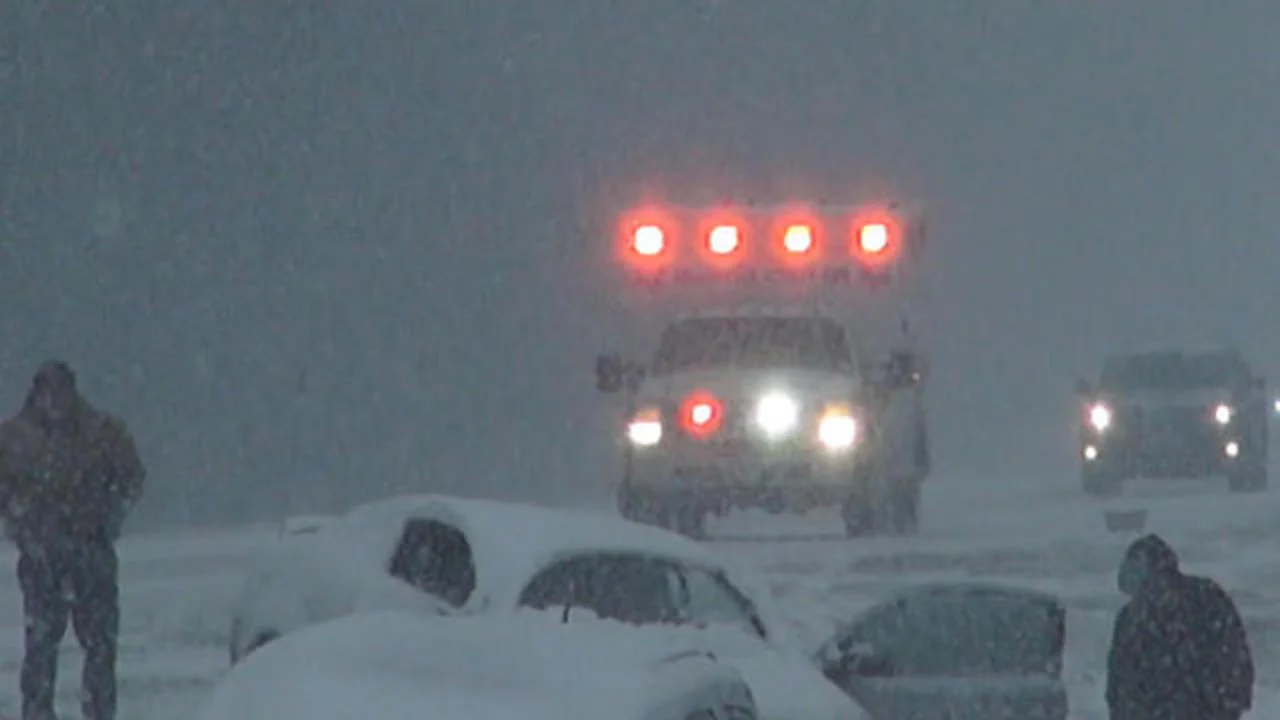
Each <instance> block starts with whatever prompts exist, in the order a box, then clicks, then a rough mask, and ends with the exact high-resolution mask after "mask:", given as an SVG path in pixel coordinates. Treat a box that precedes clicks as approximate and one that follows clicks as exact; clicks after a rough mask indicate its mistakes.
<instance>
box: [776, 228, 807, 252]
mask: <svg viewBox="0 0 1280 720" xmlns="http://www.w3.org/2000/svg"><path fill="white" fill-rule="evenodd" d="M813 236H814V232H813V226H811V225H807V224H804V223H796V224H792V225H788V226H787V227H786V229H785V230H783V231H782V249H783V250H785V251H787V253H789V254H791V255H804V254H806V253H808V252H810V251H811V250H813V247H814V239H813Z"/></svg>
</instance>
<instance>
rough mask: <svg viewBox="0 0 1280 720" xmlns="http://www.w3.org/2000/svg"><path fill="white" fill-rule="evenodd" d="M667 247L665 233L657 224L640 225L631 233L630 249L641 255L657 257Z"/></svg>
mask: <svg viewBox="0 0 1280 720" xmlns="http://www.w3.org/2000/svg"><path fill="white" fill-rule="evenodd" d="M666 249H667V234H666V233H665V232H663V231H662V228H661V227H660V226H658V225H641V226H640V227H638V228H636V229H635V231H634V232H633V233H632V234H631V250H632V251H633V252H634V253H635V254H636V255H639V256H641V257H657V256H659V255H661V254H662V251H663V250H666Z"/></svg>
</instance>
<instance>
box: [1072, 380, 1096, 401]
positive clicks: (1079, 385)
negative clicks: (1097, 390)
mask: <svg viewBox="0 0 1280 720" xmlns="http://www.w3.org/2000/svg"><path fill="white" fill-rule="evenodd" d="M1076 394H1077V395H1080V396H1081V397H1084V396H1087V395H1092V394H1093V385H1092V384H1090V383H1089V381H1088V380H1085V379H1083V378H1081V379H1079V380H1076Z"/></svg>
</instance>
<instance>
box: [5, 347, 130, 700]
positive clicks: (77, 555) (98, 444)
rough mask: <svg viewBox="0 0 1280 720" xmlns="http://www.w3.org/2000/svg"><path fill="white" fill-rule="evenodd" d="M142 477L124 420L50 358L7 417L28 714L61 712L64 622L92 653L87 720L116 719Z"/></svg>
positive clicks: (87, 664) (8, 489) (8, 503)
mask: <svg viewBox="0 0 1280 720" xmlns="http://www.w3.org/2000/svg"><path fill="white" fill-rule="evenodd" d="M145 476H146V470H145V468H144V467H143V464H142V461H141V459H140V458H139V456H138V452H137V448H136V447H135V444H134V440H133V437H132V435H131V434H130V433H129V430H128V428H127V427H126V426H125V424H124V423H123V422H122V421H120V420H119V419H117V418H116V417H114V416H112V415H110V414H108V413H105V412H103V411H101V410H98V409H97V408H94V407H93V406H92V405H90V404H89V402H88V401H87V400H85V399H84V397H83V396H82V395H81V394H80V392H79V390H78V389H77V387H76V377H75V374H74V373H73V372H72V371H71V369H70V368H69V367H68V366H67V365H65V364H64V363H60V362H48V363H45V364H44V365H42V366H41V367H40V369H39V371H38V372H37V373H36V375H35V379H34V380H33V382H32V384H31V390H30V392H29V393H28V395H27V398H26V401H25V403H24V404H23V407H22V410H21V411H20V412H19V413H18V414H17V415H16V416H15V417H13V418H11V419H10V420H8V421H6V422H4V423H3V424H0V516H2V517H3V520H4V524H5V530H6V533H7V534H8V536H9V538H10V539H12V540H13V541H14V542H15V543H16V544H17V546H18V550H19V559H18V581H19V584H20V585H21V587H22V599H23V613H24V615H25V621H26V622H25V626H26V633H25V655H24V658H23V665H22V672H21V679H20V684H21V688H22V706H23V714H22V717H23V719H24V720H46V719H52V718H54V709H53V697H54V688H55V685H56V679H57V677H56V676H57V660H58V647H59V645H60V644H61V642H62V639H63V636H64V635H65V634H66V630H67V624H68V619H70V621H71V624H72V625H73V626H74V630H75V635H76V639H77V640H78V641H79V642H80V645H81V646H82V647H83V648H84V651H85V659H84V669H83V679H82V687H83V691H84V695H85V697H84V702H83V711H84V717H85V718H86V720H112V719H113V718H114V717H115V703H116V681H115V661H116V640H117V635H118V633H119V583H118V577H117V575H118V563H117V558H116V552H115V540H116V539H117V538H118V536H119V533H120V528H121V524H122V523H123V521H124V518H125V516H126V515H127V514H128V512H129V510H130V509H131V508H132V506H133V504H134V503H135V502H136V501H137V499H138V498H139V496H140V495H141V493H142V488H143V482H144V479H145Z"/></svg>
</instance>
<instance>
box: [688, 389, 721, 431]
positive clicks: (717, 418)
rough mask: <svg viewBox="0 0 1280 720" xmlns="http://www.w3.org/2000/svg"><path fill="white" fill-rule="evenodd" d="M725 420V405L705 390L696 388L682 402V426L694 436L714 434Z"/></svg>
mask: <svg viewBox="0 0 1280 720" xmlns="http://www.w3.org/2000/svg"><path fill="white" fill-rule="evenodd" d="M723 421H724V406H723V405H721V404H720V401H719V400H718V399H716V397H715V396H714V395H712V394H711V393H709V392H706V391H704V390H695V391H694V392H692V393H690V394H689V395H688V396H687V397H686V398H685V399H684V402H683V403H681V404H680V426H681V427H682V428H684V431H685V432H687V433H688V434H689V435H691V436H693V437H696V438H705V437H708V436H710V435H712V434H714V433H715V431H716V430H718V429H719V428H720V424H721V423H722V422H723Z"/></svg>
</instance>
